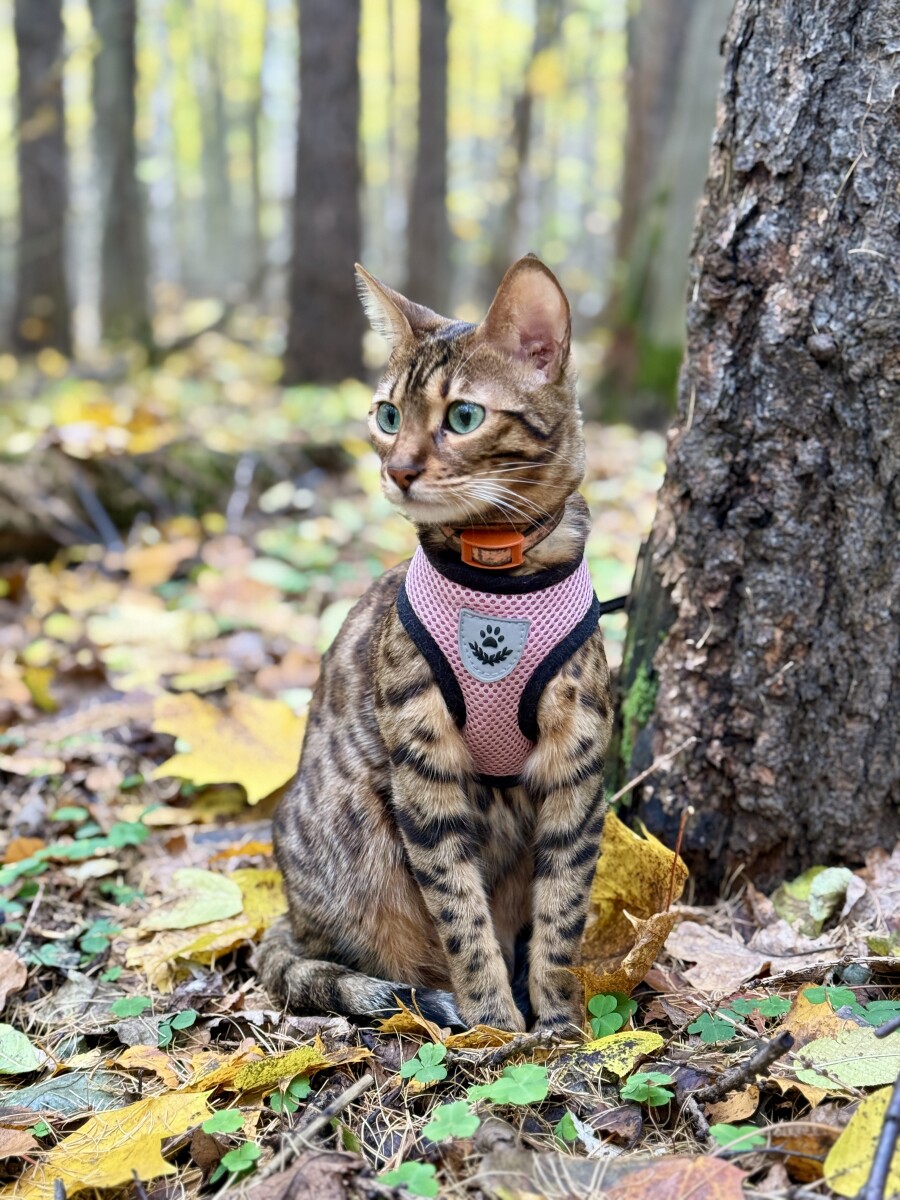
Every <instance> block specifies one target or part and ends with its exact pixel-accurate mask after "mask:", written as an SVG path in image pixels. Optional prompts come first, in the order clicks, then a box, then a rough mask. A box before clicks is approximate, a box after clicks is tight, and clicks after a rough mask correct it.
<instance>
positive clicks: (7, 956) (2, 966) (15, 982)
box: [0, 950, 28, 1013]
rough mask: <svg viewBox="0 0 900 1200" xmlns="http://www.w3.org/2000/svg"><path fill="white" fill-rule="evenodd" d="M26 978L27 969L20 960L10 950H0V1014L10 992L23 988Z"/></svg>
mask: <svg viewBox="0 0 900 1200" xmlns="http://www.w3.org/2000/svg"><path fill="white" fill-rule="evenodd" d="M27 978H28V968H27V967H26V966H25V964H24V963H23V962H22V960H21V958H19V957H18V956H17V955H15V954H13V952H12V950H0V1013H2V1012H3V1007H4V1005H5V1004H6V997H7V996H8V995H9V993H10V992H17V991H18V990H19V988H21V987H24V985H25V981H26V979H27Z"/></svg>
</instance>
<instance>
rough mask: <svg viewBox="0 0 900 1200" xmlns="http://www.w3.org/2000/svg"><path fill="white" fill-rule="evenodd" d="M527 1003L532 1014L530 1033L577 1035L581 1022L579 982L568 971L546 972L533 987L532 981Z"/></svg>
mask: <svg viewBox="0 0 900 1200" xmlns="http://www.w3.org/2000/svg"><path fill="white" fill-rule="evenodd" d="M531 1000H532V1004H533V1006H534V1011H535V1014H536V1017H535V1022H534V1025H533V1026H532V1032H533V1033H558V1034H559V1035H560V1036H561V1037H569V1036H577V1035H580V1034H581V1032H582V1030H583V1027H584V1023H585V1013H584V996H583V989H582V986H581V983H580V982H579V981H578V980H577V979H576V978H575V976H574V975H570V974H569V972H568V971H548V972H546V974H545V975H544V976H543V978H542V979H541V980H540V983H539V984H538V986H537V987H535V986H534V981H532V992H531Z"/></svg>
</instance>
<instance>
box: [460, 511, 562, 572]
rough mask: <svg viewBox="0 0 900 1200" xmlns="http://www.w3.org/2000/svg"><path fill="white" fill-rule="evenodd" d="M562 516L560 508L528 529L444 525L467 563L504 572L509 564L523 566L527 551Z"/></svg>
mask: <svg viewBox="0 0 900 1200" xmlns="http://www.w3.org/2000/svg"><path fill="white" fill-rule="evenodd" d="M562 515H563V509H562V508H560V509H558V510H557V511H556V512H555V513H551V514H550V516H549V517H546V518H545V519H544V520H543V521H539V522H537V523H536V524H534V525H529V526H528V528H527V529H526V530H525V531H524V532H520V531H519V530H517V529H514V528H511V527H506V528H504V527H503V526H502V525H475V526H473V527H472V528H470V529H456V528H454V527H453V526H452V525H443V526H442V527H441V528H442V530H443V532H444V533H445V534H446V536H447V540H448V541H449V542H451V544H452V543H453V542H456V541H457V540H458V542H459V550H460V554H461V556H462V560H463V562H464V563H465V564H466V565H467V566H470V567H482V568H483V569H484V570H485V571H501V570H503V569H504V568H506V567H520V566H521V565H522V563H523V562H524V561H525V554H526V552H527V551H528V550H530V549H531V548H532V546H536V545H537V544H538V542H542V541H543V540H544V538H545V537H547V536H548V535H549V534H551V533H552V532H553V530H554V529H555V528H556V527H557V525H558V524H559V523H560V521H561V520H562Z"/></svg>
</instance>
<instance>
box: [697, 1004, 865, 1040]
mask: <svg viewBox="0 0 900 1200" xmlns="http://www.w3.org/2000/svg"><path fill="white" fill-rule="evenodd" d="M851 994H852V993H851ZM790 1007H791V1002H790V1001H789V1000H785V999H784V998H783V997H782V996H762V997H760V996H738V998H737V999H736V1000H731V1001H729V1003H728V1004H726V1005H724V1006H723V1007H722V1008H717V1009H716V1011H715V1012H714V1013H701V1014H700V1016H699V1017H698V1018H697V1020H696V1021H692V1022H691V1024H690V1025H688V1033H699V1034H700V1040H701V1041H702V1042H706V1043H707V1044H708V1045H715V1044H716V1043H719V1042H730V1041H731V1039H732V1038H733V1037H734V1036H735V1025H739V1024H740V1023H741V1021H742V1019H743V1018H744V1017H749V1016H751V1015H752V1014H753V1013H758V1014H759V1015H760V1016H761V1017H783V1016H784V1014H785V1013H786V1012H789V1011H790Z"/></svg>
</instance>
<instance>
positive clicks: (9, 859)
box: [3, 837, 47, 864]
mask: <svg viewBox="0 0 900 1200" xmlns="http://www.w3.org/2000/svg"><path fill="white" fill-rule="evenodd" d="M46 844H47V843H46V842H45V841H44V839H43V838H36V837H14V838H10V840H9V842H7V845H6V849H5V850H4V852H3V862H4V863H7V864H8V863H17V862H22V861H23V860H24V859H26V858H31V856H32V854H36V853H37V851H38V850H43V849H44V846H46Z"/></svg>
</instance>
